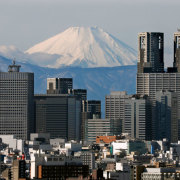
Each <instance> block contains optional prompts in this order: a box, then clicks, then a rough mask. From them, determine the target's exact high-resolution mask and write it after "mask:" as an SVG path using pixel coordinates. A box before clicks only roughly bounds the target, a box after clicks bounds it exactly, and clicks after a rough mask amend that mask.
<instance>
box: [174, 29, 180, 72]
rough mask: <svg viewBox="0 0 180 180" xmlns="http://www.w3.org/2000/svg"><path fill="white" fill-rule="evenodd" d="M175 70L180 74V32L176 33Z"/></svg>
mask: <svg viewBox="0 0 180 180" xmlns="http://www.w3.org/2000/svg"><path fill="white" fill-rule="evenodd" d="M173 65H174V68H177V72H179V73H180V31H179V32H176V33H174V64H173Z"/></svg>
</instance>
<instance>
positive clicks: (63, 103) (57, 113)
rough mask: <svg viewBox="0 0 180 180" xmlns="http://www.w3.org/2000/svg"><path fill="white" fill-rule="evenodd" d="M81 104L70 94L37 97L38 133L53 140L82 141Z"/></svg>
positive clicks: (36, 118) (36, 116)
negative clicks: (45, 134)
mask: <svg viewBox="0 0 180 180" xmlns="http://www.w3.org/2000/svg"><path fill="white" fill-rule="evenodd" d="M80 119H81V102H80V101H79V100H77V98H76V97H75V96H69V95H68V94H47V95H46V94H44V95H43V94H42V95H35V120H36V132H37V133H50V136H51V138H66V139H68V140H80V127H81V122H80Z"/></svg>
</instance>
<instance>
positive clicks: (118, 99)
mask: <svg viewBox="0 0 180 180" xmlns="http://www.w3.org/2000/svg"><path fill="white" fill-rule="evenodd" d="M129 97H131V96H130V95H127V93H126V91H113V92H111V94H110V95H106V97H105V118H107V119H111V120H112V123H113V129H114V132H113V133H114V135H120V134H121V133H122V132H124V127H123V124H124V102H125V100H126V99H128V98H129Z"/></svg>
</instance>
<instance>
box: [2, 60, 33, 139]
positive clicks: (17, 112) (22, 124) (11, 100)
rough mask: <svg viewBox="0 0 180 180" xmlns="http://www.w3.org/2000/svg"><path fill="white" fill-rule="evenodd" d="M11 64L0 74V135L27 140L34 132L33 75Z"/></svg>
mask: <svg viewBox="0 0 180 180" xmlns="http://www.w3.org/2000/svg"><path fill="white" fill-rule="evenodd" d="M19 70H20V66H19V65H16V64H15V62H13V65H10V66H9V69H8V72H0V134H2V135H15V136H16V137H17V138H20V139H23V140H27V139H29V136H30V133H32V132H33V131H34V108H33V107H34V103H33V98H34V74H33V73H28V72H20V71H19Z"/></svg>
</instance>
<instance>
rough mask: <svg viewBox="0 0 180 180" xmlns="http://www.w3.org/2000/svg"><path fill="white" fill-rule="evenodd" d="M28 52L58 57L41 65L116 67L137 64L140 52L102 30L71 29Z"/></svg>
mask: <svg viewBox="0 0 180 180" xmlns="http://www.w3.org/2000/svg"><path fill="white" fill-rule="evenodd" d="M26 53H28V54H31V55H33V54H34V55H35V54H43V55H44V54H48V55H53V56H54V55H56V57H57V58H52V60H49V62H48V63H47V61H46V62H44V63H43V61H42V60H41V61H39V62H36V64H38V65H40V66H48V67H54V68H58V67H61V66H81V67H113V66H121V65H132V64H136V51H135V50H134V49H132V48H131V47H129V46H128V45H126V44H125V43H123V42H121V41H120V40H118V39H117V38H115V37H113V36H112V35H110V34H109V33H107V32H105V31H104V30H103V29H101V28H98V27H70V28H68V29H67V30H65V31H64V32H62V33H60V34H57V35H55V36H53V37H51V38H49V39H47V40H45V41H43V42H41V43H39V44H37V45H35V46H33V47H31V48H30V49H28V50H27V51H26Z"/></svg>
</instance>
